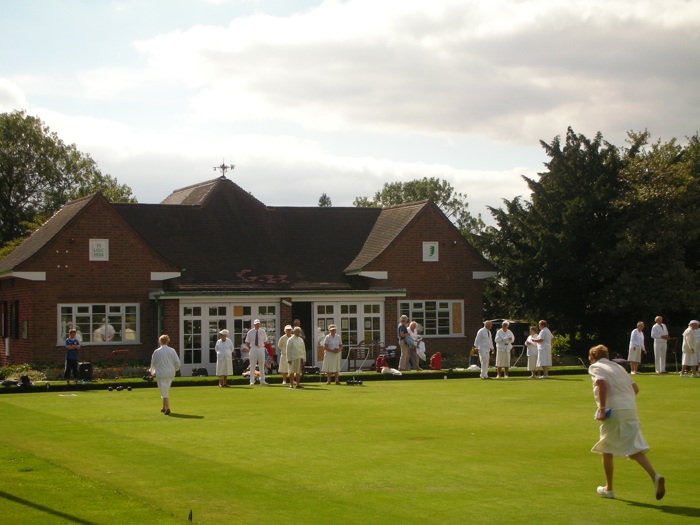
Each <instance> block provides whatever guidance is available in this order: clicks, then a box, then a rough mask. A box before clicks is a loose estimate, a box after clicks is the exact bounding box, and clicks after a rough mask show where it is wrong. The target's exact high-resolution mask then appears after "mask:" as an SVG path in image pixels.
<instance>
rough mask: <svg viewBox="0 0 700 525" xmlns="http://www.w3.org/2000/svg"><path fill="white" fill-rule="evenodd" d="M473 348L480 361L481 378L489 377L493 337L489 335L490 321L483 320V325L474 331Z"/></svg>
mask: <svg viewBox="0 0 700 525" xmlns="http://www.w3.org/2000/svg"><path fill="white" fill-rule="evenodd" d="M474 348H476V349H477V351H478V352H479V361H480V362H481V374H479V377H481V379H491V378H490V377H489V355H490V354H491V352H493V338H492V337H491V321H484V326H483V327H482V328H480V329H479V331H478V332H477V333H476V339H474Z"/></svg>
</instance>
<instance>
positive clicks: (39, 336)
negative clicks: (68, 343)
mask: <svg viewBox="0 0 700 525" xmlns="http://www.w3.org/2000/svg"><path fill="white" fill-rule="evenodd" d="M90 239H109V261H105V262H97V261H90V260H89V241H90ZM15 270H17V271H37V272H46V281H25V280H22V279H10V280H11V281H14V282H15V286H14V287H11V286H10V285H7V286H5V283H4V282H3V287H0V300H8V299H7V298H6V297H9V298H11V297H17V298H18V299H19V300H20V310H21V312H22V313H21V315H22V316H23V317H22V319H27V320H29V339H28V340H27V341H26V343H25V344H20V345H18V346H19V348H18V352H17V354H15V353H14V352H12V353H11V356H10V362H11V363H13V364H16V363H21V362H32V363H56V364H59V363H62V362H63V360H64V357H65V350H64V347H63V345H62V344H57V334H58V312H57V305H58V304H59V303H83V304H96V303H99V304H103V303H120V304H122V303H137V304H139V305H140V306H139V308H140V316H141V319H140V320H141V322H140V341H141V342H140V344H128V343H126V342H125V343H120V344H118V345H109V346H107V345H103V346H99V345H94V346H93V345H89V346H88V345H85V346H84V347H83V349H82V351H81V354H82V355H81V356H80V358H81V359H82V360H87V359H90V360H91V361H94V362H99V361H106V360H108V359H109V357H110V355H111V352H112V351H113V350H117V349H128V350H129V359H130V360H148V359H149V358H150V354H151V353H152V351H153V349H154V348H156V344H155V342H156V341H157V338H158V334H156V333H155V332H156V329H157V317H156V316H157V308H156V305H155V304H154V303H153V301H151V300H150V299H149V291H150V290H153V289H159V288H161V283H160V282H158V281H152V280H151V272H152V271H174V270H175V269H174V268H173V267H172V266H171V265H169V264H168V263H167V262H165V261H164V260H163V259H161V258H160V257H159V256H158V255H157V254H156V253H155V252H154V251H153V250H152V249H151V248H150V247H149V246H147V245H146V244H145V243H144V242H143V240H142V238H141V237H140V236H139V235H136V234H135V233H134V232H133V230H132V229H131V228H130V227H129V226H128V225H127V224H126V223H125V222H124V221H123V220H122V219H121V217H119V215H117V214H116V213H115V212H114V211H113V210H112V208H111V207H110V206H109V204H108V203H107V201H106V200H104V199H103V198H102V197H99V196H97V197H95V198H93V200H92V201H91V202H90V203H89V204H88V205H87V206H86V207H85V208H84V209H83V211H82V212H80V213H79V214H78V216H76V217H75V218H74V219H73V220H72V221H71V222H69V223H68V224H67V225H66V226H65V227H64V228H63V229H62V230H61V231H60V232H59V233H58V234H57V235H56V236H55V237H54V238H53V239H51V240H50V241H49V242H48V243H47V244H46V245H45V246H44V247H43V248H42V249H41V250H40V251H39V252H38V253H37V254H36V255H35V256H33V257H32V258H30V259H28V260H27V261H25V262H24V263H22V264H21V266H20V267H18V268H15ZM3 281H6V280H3ZM17 283H21V284H17ZM13 290H22V295H18V294H17V292H15V291H13ZM25 316H26V317H25ZM20 348H21V351H20ZM3 354H4V352H3Z"/></svg>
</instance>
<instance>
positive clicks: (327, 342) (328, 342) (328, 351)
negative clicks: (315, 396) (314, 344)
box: [322, 324, 343, 385]
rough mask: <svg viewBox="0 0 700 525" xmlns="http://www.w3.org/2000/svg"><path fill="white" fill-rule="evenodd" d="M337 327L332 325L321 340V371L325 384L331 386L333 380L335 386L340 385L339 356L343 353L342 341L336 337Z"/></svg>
mask: <svg viewBox="0 0 700 525" xmlns="http://www.w3.org/2000/svg"><path fill="white" fill-rule="evenodd" d="M337 332H338V327H337V326H335V325H334V324H332V325H330V326H329V327H328V335H327V336H326V337H325V338H324V339H323V349H324V351H323V369H322V371H323V372H325V374H326V384H327V385H330V384H331V379H332V378H335V384H336V385H339V384H340V356H341V355H342V352H343V341H342V340H341V339H340V336H339V335H338V333H337Z"/></svg>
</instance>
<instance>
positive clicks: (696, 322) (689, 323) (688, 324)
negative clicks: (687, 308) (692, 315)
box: [688, 321, 700, 326]
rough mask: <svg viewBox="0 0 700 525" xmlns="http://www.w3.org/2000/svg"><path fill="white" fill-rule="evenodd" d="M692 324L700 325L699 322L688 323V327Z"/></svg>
mask: <svg viewBox="0 0 700 525" xmlns="http://www.w3.org/2000/svg"><path fill="white" fill-rule="evenodd" d="M691 324H700V322H698V321H690V322H689V323H688V326H690V325H691Z"/></svg>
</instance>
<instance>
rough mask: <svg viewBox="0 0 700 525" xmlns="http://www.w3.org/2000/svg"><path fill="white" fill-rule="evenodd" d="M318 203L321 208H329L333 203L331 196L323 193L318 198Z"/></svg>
mask: <svg viewBox="0 0 700 525" xmlns="http://www.w3.org/2000/svg"><path fill="white" fill-rule="evenodd" d="M318 205H319V206H320V207H321V208H330V207H332V206H333V203H332V202H331V198H330V197H329V196H328V195H326V194H325V193H323V194H322V195H321V196H320V197H319V198H318Z"/></svg>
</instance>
